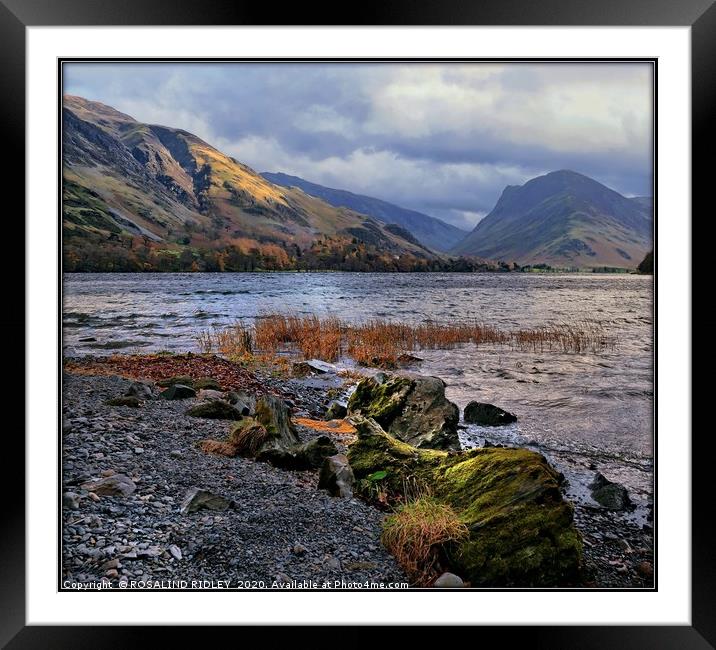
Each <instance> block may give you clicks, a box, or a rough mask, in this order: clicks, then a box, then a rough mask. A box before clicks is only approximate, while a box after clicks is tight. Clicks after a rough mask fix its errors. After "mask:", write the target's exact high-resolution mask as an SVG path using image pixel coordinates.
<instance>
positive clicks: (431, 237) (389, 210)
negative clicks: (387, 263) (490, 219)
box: [261, 172, 467, 251]
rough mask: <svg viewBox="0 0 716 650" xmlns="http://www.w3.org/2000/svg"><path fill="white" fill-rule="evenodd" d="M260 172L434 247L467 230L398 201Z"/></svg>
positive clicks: (439, 248) (442, 248)
mask: <svg viewBox="0 0 716 650" xmlns="http://www.w3.org/2000/svg"><path fill="white" fill-rule="evenodd" d="M261 175H262V176H263V177H264V178H266V179H267V180H269V181H271V182H272V183H275V184H276V185H281V186H283V187H299V188H301V189H302V190H303V191H304V192H305V193H306V194H310V195H311V196H316V197H318V198H320V199H323V200H324V201H325V202H326V203H330V204H331V205H334V206H336V207H344V208H350V209H351V210H355V211H356V212H361V213H362V214H367V215H369V216H371V217H374V218H375V219H378V220H379V221H382V222H383V223H386V224H396V225H398V226H401V227H403V228H405V229H406V230H407V231H408V232H410V233H411V234H412V235H414V237H415V238H416V239H417V240H418V241H419V242H421V243H422V244H424V245H425V246H427V247H428V248H431V249H433V250H436V251H448V250H450V249H451V248H452V247H453V246H455V245H456V244H457V243H458V242H460V241H461V240H462V238H463V237H465V235H466V234H467V233H466V232H465V231H464V230H461V229H460V228H457V227H456V226H453V225H451V224H449V223H445V222H444V221H442V220H440V219H436V218H435V217H431V216H429V215H427V214H423V213H422V212H416V211H415V210H408V209H407V208H401V207H400V206H399V205H394V204H393V203H388V202H387V201H383V200H381V199H376V198H373V197H372V196H364V195H362V194H353V192H348V191H346V190H337V189H333V188H331V187H324V186H323V185H317V184H316V183H311V182H310V181H306V180H304V179H302V178H299V177H298V176H289V175H288V174H282V173H280V172H277V173H273V172H263V173H262V174H261Z"/></svg>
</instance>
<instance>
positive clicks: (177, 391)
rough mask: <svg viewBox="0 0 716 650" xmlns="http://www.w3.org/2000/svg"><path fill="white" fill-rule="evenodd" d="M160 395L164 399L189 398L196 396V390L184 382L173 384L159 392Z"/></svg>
mask: <svg viewBox="0 0 716 650" xmlns="http://www.w3.org/2000/svg"><path fill="white" fill-rule="evenodd" d="M159 397H161V398H162V399H188V398H190V397H196V391H195V390H194V389H193V388H191V387H190V386H185V385H184V384H172V385H171V386H169V388H167V389H166V390H164V391H162V392H161V393H159Z"/></svg>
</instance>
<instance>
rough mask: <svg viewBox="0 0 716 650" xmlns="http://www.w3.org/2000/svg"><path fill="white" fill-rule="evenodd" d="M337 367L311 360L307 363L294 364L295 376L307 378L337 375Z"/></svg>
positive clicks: (318, 360) (298, 362)
mask: <svg viewBox="0 0 716 650" xmlns="http://www.w3.org/2000/svg"><path fill="white" fill-rule="evenodd" d="M335 372H336V367H335V366H334V365H333V364H330V363H326V362H325V361H321V360H320V359H309V360H307V361H297V362H295V363H294V364H293V374H294V375H295V376H296V377H305V376H306V375H313V374H315V375H325V374H327V373H335Z"/></svg>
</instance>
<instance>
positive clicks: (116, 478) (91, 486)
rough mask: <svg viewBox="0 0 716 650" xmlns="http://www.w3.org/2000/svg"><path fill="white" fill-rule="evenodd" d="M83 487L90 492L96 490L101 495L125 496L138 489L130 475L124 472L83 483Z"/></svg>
mask: <svg viewBox="0 0 716 650" xmlns="http://www.w3.org/2000/svg"><path fill="white" fill-rule="evenodd" d="M82 487H83V488H84V489H85V490H87V491H88V492H94V493H95V494H98V495H100V496H120V495H121V496H124V497H127V496H129V495H130V494H132V492H134V491H135V490H136V489H137V486H136V484H135V483H134V481H132V479H131V478H129V476H125V475H124V474H113V475H112V476H106V477H104V478H100V479H98V480H96V481H88V482H87V483H83V484H82Z"/></svg>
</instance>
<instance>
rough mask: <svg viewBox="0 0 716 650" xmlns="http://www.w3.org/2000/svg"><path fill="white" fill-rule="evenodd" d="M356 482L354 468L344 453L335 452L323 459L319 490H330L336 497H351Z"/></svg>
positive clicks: (329, 492) (319, 476)
mask: <svg viewBox="0 0 716 650" xmlns="http://www.w3.org/2000/svg"><path fill="white" fill-rule="evenodd" d="M354 483H355V477H354V476H353V470H352V469H351V466H350V464H349V462H348V458H347V457H346V456H345V455H344V454H335V455H333V456H329V457H328V458H326V459H325V460H324V461H323V466H322V467H321V471H320V473H319V475H318V489H319V490H328V494H330V495H331V496H334V497H343V498H346V499H350V498H351V497H352V496H353V484H354Z"/></svg>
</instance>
